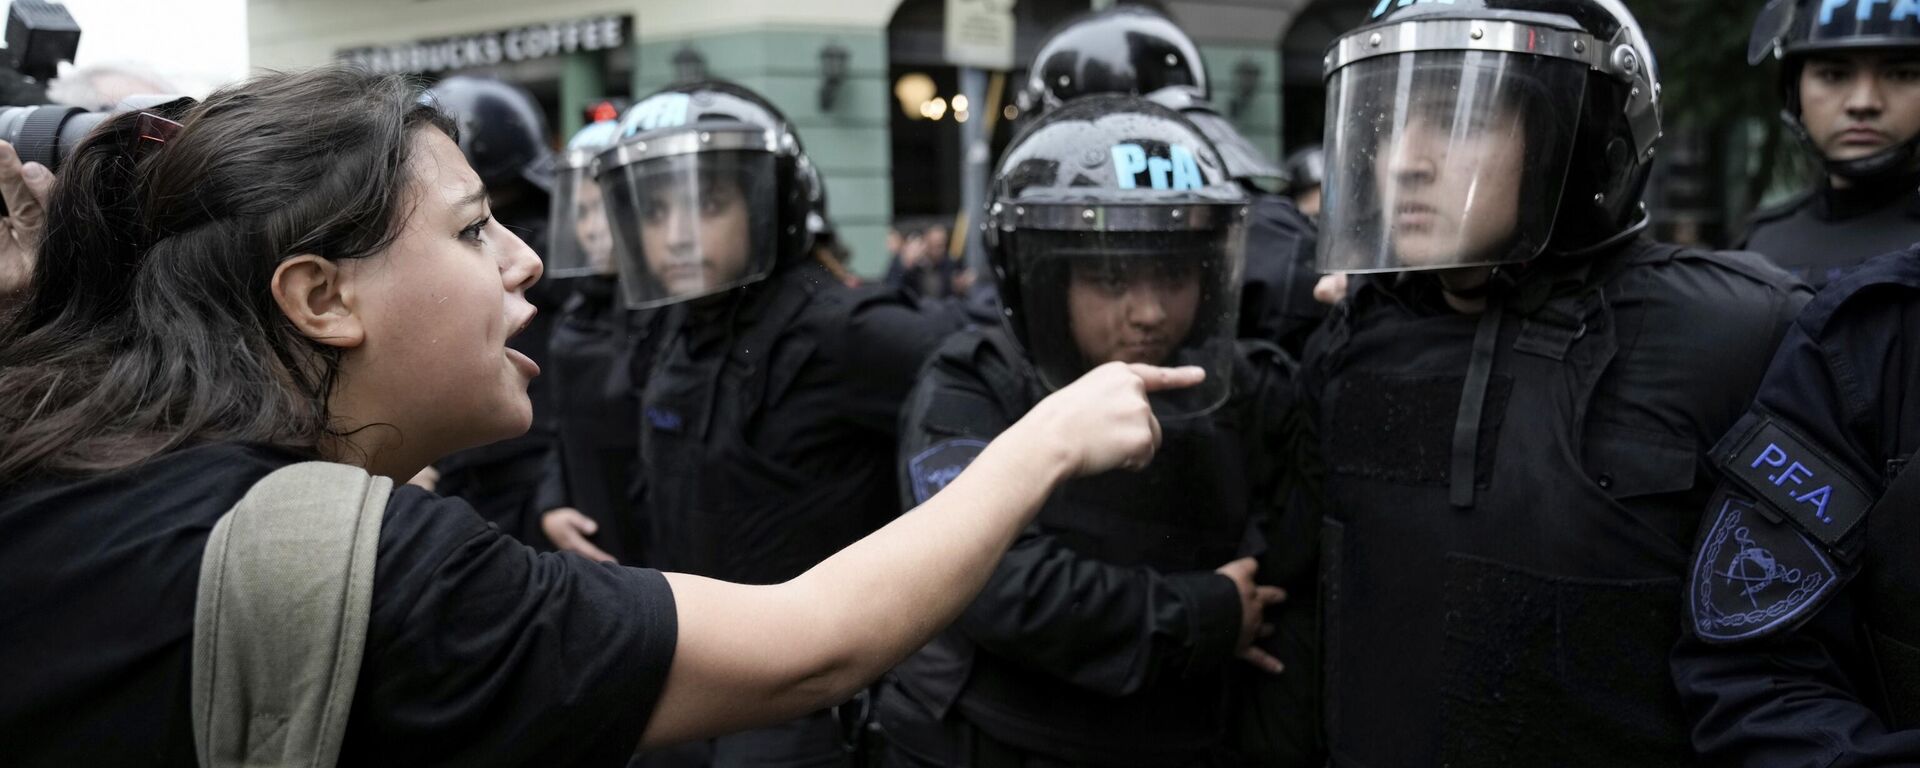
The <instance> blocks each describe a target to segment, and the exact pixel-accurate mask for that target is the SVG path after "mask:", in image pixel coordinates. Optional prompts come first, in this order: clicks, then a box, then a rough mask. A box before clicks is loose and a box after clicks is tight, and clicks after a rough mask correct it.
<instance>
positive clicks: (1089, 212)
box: [880, 96, 1312, 768]
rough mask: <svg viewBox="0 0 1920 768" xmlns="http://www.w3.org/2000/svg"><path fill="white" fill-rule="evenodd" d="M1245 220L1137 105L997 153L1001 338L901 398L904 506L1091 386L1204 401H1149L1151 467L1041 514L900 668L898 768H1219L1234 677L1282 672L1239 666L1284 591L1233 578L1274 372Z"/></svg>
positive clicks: (1184, 131)
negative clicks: (1048, 406)
mask: <svg viewBox="0 0 1920 768" xmlns="http://www.w3.org/2000/svg"><path fill="white" fill-rule="evenodd" d="M1247 203H1248V200H1247V196H1246V193H1245V191H1244V190H1243V189H1241V188H1240V187H1239V185H1237V184H1235V183H1234V182H1233V180H1232V179H1231V177H1230V175H1229V174H1228V172H1227V171H1226V166H1225V163H1224V162H1223V161H1222V160H1221V158H1220V156H1219V154H1218V153H1217V152H1216V151H1215V150H1214V148H1213V146H1212V144H1211V143H1210V142H1208V141H1207V139H1206V137H1205V136H1204V134H1202V133H1201V132H1200V131H1199V130H1198V129H1197V128H1196V127H1195V126H1194V125H1193V124H1192V123H1191V122H1189V121H1187V120H1186V119H1183V118H1182V117H1181V116H1180V115H1179V114H1178V113H1176V112H1174V111H1172V110H1169V109H1166V108H1164V107H1161V106H1159V105H1157V104H1155V103H1153V102H1151V101H1147V100H1144V99H1140V98H1136V97H1120V96H1090V97H1084V98H1080V99H1076V100H1074V101H1072V102H1069V103H1067V104H1065V105H1064V106H1062V107H1060V108H1058V109H1055V110H1052V111H1049V112H1048V113H1047V114H1046V115H1045V116H1044V117H1041V118H1040V119H1038V120H1037V121H1035V122H1032V123H1029V124H1028V125H1027V126H1026V127H1025V128H1024V129H1023V130H1022V133H1021V136H1020V137H1018V138H1016V139H1015V141H1014V143H1013V145H1012V146H1010V147H1009V148H1008V150H1007V153H1006V155H1005V157H1004V158H1003V159H1002V160H1001V162H1000V167H999V172H998V174H997V176H996V179H995V181H994V193H993V200H992V203H991V208H990V215H989V219H988V229H987V232H988V240H987V243H988V249H989V250H988V253H989V256H990V259H991V261H992V264H993V273H994V276H995V278H996V282H997V283H998V286H999V289H1000V296H1001V299H1002V301H1003V302H1004V306H1005V318H1006V320H1005V327H1004V328H991V329H973V330H967V331H964V332H961V333H959V334H955V335H954V336H952V337H950V338H949V339H948V340H947V342H946V343H945V344H944V345H942V346H941V348H940V351H939V352H938V353H937V354H936V355H935V357H934V362H933V363H932V364H931V365H930V366H929V368H928V371H927V373H926V374H925V375H924V376H923V377H922V379H921V381H920V384H919V385H918V386H917V387H916V388H915V389H914V392H913V394H912V395H911V396H910V398H909V399H908V404H907V407H906V411H905V412H904V414H903V416H902V420H903V422H904V424H905V427H904V433H903V434H902V435H901V451H900V472H901V482H902V486H903V489H902V490H903V495H904V496H905V498H906V501H907V504H908V505H909V506H912V505H916V504H919V503H920V502H923V501H925V500H926V499H927V498H929V497H930V496H931V495H932V494H933V493H934V492H936V491H938V490H939V489H940V488H941V487H942V486H943V485H944V484H945V482H946V481H947V480H948V479H950V478H952V477H953V476H954V475H956V474H958V472H959V471H960V470H961V469H963V468H965V467H966V465H967V464H968V462H970V461H971V460H972V459H973V458H974V457H975V456H976V455H978V454H979V452H980V450H981V448H982V447H983V446H984V445H985V444H986V441H989V440H991V439H993V437H994V436H995V435H997V434H999V432H1000V431H1001V430H1004V429H1005V428H1007V427H1008V426H1009V425H1011V424H1012V423H1013V422H1014V421H1016V420H1018V419H1019V418H1020V416H1021V415H1022V414H1024V413H1025V412H1026V411H1027V410H1028V409H1029V408H1031V407H1032V406H1033V405H1034V404H1035V403H1036V402H1038V400H1039V398H1041V397H1042V396H1044V395H1045V394H1046V393H1047V392H1048V391H1049V390H1050V389H1053V388H1057V387H1059V386H1062V385H1064V384H1066V383H1067V382H1070V381H1072V380H1073V379H1074V378H1075V377H1077V376H1079V375H1080V374H1081V373H1083V372H1085V371H1086V370H1088V369H1090V368H1091V367H1093V366H1095V365H1099V364H1101V363H1106V362H1111V361H1115V360H1120V361H1124V362H1147V363H1153V364H1156V365H1176V364H1178V365H1198V366H1201V367H1203V368H1205V369H1207V370H1208V376H1207V383H1206V384H1204V385H1202V386H1201V387H1200V388H1196V389H1194V390H1190V391H1187V392H1184V393H1181V394H1179V395H1177V396H1172V397H1164V398H1159V399H1157V400H1156V402H1155V411H1156V413H1158V414H1159V415H1160V417H1161V424H1162V434H1163V438H1162V443H1161V449H1160V452H1159V454H1158V456H1157V458H1156V459H1155V461H1154V463H1153V465H1152V466H1150V467H1148V468H1147V469H1145V470H1144V471H1141V472H1137V473H1130V472H1112V473H1108V474H1105V475H1101V476H1098V477H1091V478H1086V479H1085V480H1084V481H1080V482H1077V483H1075V484H1073V485H1070V486H1067V487H1064V488H1062V489H1061V490H1060V491H1059V492H1058V493H1055V494H1054V495H1053V497H1052V498H1051V499H1050V500H1049V501H1048V503H1047V506H1046V507H1045V508H1043V510H1042V511H1041V513H1040V517H1039V519H1038V522H1037V523H1036V524H1035V525H1033V526H1030V527H1029V528H1028V530H1027V531H1026V532H1025V533H1024V534H1023V535H1022V536H1021V538H1020V539H1019V541H1018V542H1017V543H1015V544H1014V547H1013V549H1012V550H1011V551H1010V552H1009V553H1008V554H1007V555H1006V557H1005V558H1003V559H1002V560H1001V563H1000V566H999V568H998V569H997V571H996V572H995V574H994V575H993V577H992V579H991V581H990V582H989V584H990V586H989V587H988V588H987V590H986V591H985V592H984V593H983V594H982V595H981V596H980V597H979V598H978V599H977V600H975V601H974V603H973V605H972V607H970V608H969V609H968V610H967V613H966V615H965V616H964V617H963V618H962V619H961V620H960V621H959V622H958V623H956V624H955V625H954V626H953V627H952V628H950V629H949V630H948V631H946V632H945V633H944V634H942V635H941V636H940V638H939V639H938V640H936V641H935V642H934V643H932V644H931V645H929V646H928V647H927V648H926V649H924V650H923V651H921V652H920V653H919V654H917V655H915V656H913V657H912V658H910V659H909V660H908V661H907V662H905V663H903V664H902V665H901V666H900V667H898V668H896V669H895V671H894V678H895V679H896V680H897V684H896V685H893V686H890V687H889V688H887V689H886V690H885V691H884V692H883V694H882V696H881V705H880V722H881V724H882V726H883V728H884V729H885V731H886V732H887V734H888V738H889V741H890V745H891V752H890V757H889V761H890V762H892V763H893V764H896V765H902V766H921V765H938V766H968V767H979V768H986V767H990V766H1024V765H1067V764H1071V765H1088V766H1204V765H1216V764H1219V763H1218V762H1216V760H1217V758H1218V755H1217V753H1216V752H1217V749H1218V747H1219V744H1218V738H1219V733H1220V731H1221V730H1222V728H1223V727H1224V724H1225V722H1226V719H1227V713H1226V712H1225V709H1224V705H1225V697H1226V694H1227V680H1228V675H1227V673H1228V672H1229V671H1230V670H1231V668H1232V667H1233V666H1236V665H1237V664H1238V662H1235V661H1234V658H1235V656H1236V655H1238V656H1240V657H1241V658H1244V659H1246V660H1247V661H1249V662H1252V663H1254V664H1256V665H1258V666H1260V667H1261V668H1262V669H1265V670H1267V671H1268V672H1269V673H1274V672H1278V671H1279V670H1280V668H1281V662H1280V661H1279V660H1276V659H1274V658H1273V657H1272V656H1270V655H1268V654H1267V653H1266V652H1265V651H1263V650H1261V649H1260V648H1259V647H1257V646H1254V645H1252V644H1251V643H1252V640H1253V639H1254V636H1255V634H1256V632H1257V631H1258V629H1259V627H1260V625H1261V623H1262V621H1263V619H1262V609H1263V608H1264V607H1265V606H1266V605H1268V604H1271V603H1276V602H1278V601H1279V600H1280V599H1281V597H1282V595H1283V592H1282V591H1281V590H1280V589H1279V588H1278V587H1273V586H1256V585H1255V584H1254V582H1253V579H1252V577H1253V575H1254V573H1255V571H1256V570H1257V561H1256V560H1255V559H1254V558H1252V557H1248V555H1250V554H1252V552H1250V544H1249V542H1250V540H1257V538H1258V527H1257V523H1258V522H1259V521H1260V518H1261V517H1262V516H1263V514H1262V513H1263V512H1264V511H1265V510H1264V508H1263V505H1264V504H1265V503H1266V502H1267V501H1269V500H1270V499H1271V495H1270V493H1269V491H1270V490H1271V489H1272V487H1273V482H1274V478H1273V473H1272V469H1273V468H1272V467H1270V466H1266V465H1264V464H1263V462H1262V461H1260V459H1261V458H1262V457H1263V456H1264V454H1263V452H1262V451H1261V450H1260V442H1261V441H1262V440H1263V439H1264V438H1265V436H1266V435H1268V434H1271V430H1269V429H1267V428H1265V425H1264V424H1263V423H1262V418H1263V417H1264V416H1266V415H1268V414H1273V415H1276V416H1277V415H1279V414H1280V413H1281V411H1282V407H1281V406H1282V405H1283V404H1284V403H1283V402H1282V401H1281V400H1280V398H1281V397H1283V396H1284V392H1283V387H1284V385H1285V384H1286V381H1287V375H1288V374H1289V373H1290V370H1291V366H1292V363H1291V360H1290V359H1289V358H1287V357H1286V356H1285V354H1284V353H1282V352H1281V351H1280V350H1278V349H1277V348H1275V347H1273V346H1271V345H1268V344H1264V343H1260V342H1242V343H1240V344H1236V343H1235V341H1234V336H1235V332H1236V326H1237V323H1236V317H1235V316H1236V315H1237V314H1238V310H1239V301H1238V293H1239V287H1240V286H1239V284H1238V281H1237V279H1236V278H1237V275H1238V272H1239V267H1240V262H1241V259H1242V253H1241V251H1242V248H1243V247H1244V237H1245V228H1246V206H1247ZM1300 571H1301V572H1300V573H1297V574H1295V575H1296V576H1299V577H1301V579H1302V581H1300V582H1299V583H1295V584H1291V585H1290V586H1295V587H1297V588H1300V589H1302V590H1303V591H1310V586H1311V582H1310V581H1306V579H1310V578H1311V576H1312V573H1311V569H1310V568H1305V569H1300ZM1309 597H1310V595H1309ZM1296 615H1299V614H1298V613H1296ZM1304 615H1305V616H1307V617H1311V615H1312V614H1311V610H1310V609H1308V610H1307V611H1306V612H1305V613H1304ZM1295 620H1296V621H1297V620H1298V619H1295ZM1289 661H1294V660H1289Z"/></svg>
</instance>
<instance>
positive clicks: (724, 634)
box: [642, 363, 1204, 747]
mask: <svg viewBox="0 0 1920 768" xmlns="http://www.w3.org/2000/svg"><path fill="white" fill-rule="evenodd" d="M1203 377H1204V374H1203V372H1202V371H1200V369H1198V368H1178V369H1168V368H1155V367H1152V366H1145V365H1133V366H1127V365H1122V364H1119V363H1109V364H1107V365H1104V366H1101V367H1099V368H1096V369H1094V370H1093V371H1092V372H1090V373H1088V374H1087V375H1086V376H1084V377H1082V378H1081V379H1080V380H1079V381H1077V382H1074V383H1073V384H1072V385H1071V386H1068V387H1066V388H1064V389H1061V390H1060V391H1059V392H1056V393H1054V394H1053V395H1052V396H1050V397H1048V398H1047V399H1045V400H1043V401H1041V403H1040V404H1039V405H1037V406H1035V407H1034V409H1033V410H1032V411H1030V412H1029V413H1028V414H1027V416H1026V417H1025V418H1023V419H1021V420H1020V421H1019V422H1017V423H1015V424H1014V425H1013V426H1012V427H1011V428H1009V429H1008V430H1007V431H1006V432H1004V433H1002V434H1001V435H1000V437H999V438H998V439H996V440H994V441H993V443H992V444H991V445H989V446H988V447H987V448H986V450H985V451H983V452H982V453H981V454H980V456H979V458H976V459H975V460H974V461H973V463H972V464H971V465H970V466H969V467H968V468H967V470H966V471H965V472H964V473H962V474H961V475H960V476H959V477H958V478H955V479H954V481H953V482H952V483H950V484H948V485H947V487H946V488H945V489H944V490H942V491H941V492H940V493H939V494H937V495H935V496H934V497H933V498H931V499H928V500H927V502H926V503H925V504H922V505H921V506H920V507H918V508H916V509H914V510H913V511H911V512H908V513H907V514H905V515H902V516H901V517H900V518H899V519H897V520H895V521H894V522H893V523H892V524H890V525H888V526H886V527H884V528H881V529H880V530H878V531H875V532H874V533H873V534H872V535H870V536H868V537H866V538H864V539H861V540H860V541H858V542H855V543H854V544H852V545H851V546H848V547H847V548H846V549H844V550H841V551H840V552H839V553H838V554H835V555H834V556H833V557H830V558H827V559H826V560H825V561H824V562H822V563H820V564H819V565H817V566H814V568H813V569H812V570H809V571H807V572H806V573H804V574H801V575H800V576H799V577H798V578H795V579H793V580H792V581H789V582H786V583H784V584H777V585H772V586H744V585H740V584H731V583H728V582H723V581H716V580H713V579H706V578H701V577H698V576H688V575H685V574H677V573H676V574H668V575H667V580H668V582H669V583H670V584H671V585H672V587H673V595H674V602H675V606H676V612H677V613H678V615H679V638H678V641H677V645H676V648H675V650H674V656H673V667H672V669H671V670H670V671H669V672H668V673H667V684H666V689H665V691H664V692H663V693H662V694H661V697H660V702H659V704H658V705H657V706H656V707H655V708H654V713H653V717H652V720H651V721H650V722H649V723H648V724H647V728H646V735H645V737H644V738H643V739H642V746H643V747H644V746H655V745H661V744H669V743H673V742H677V741H684V740H688V739H694V738H701V737H705V736H711V735H714V734H719V733H726V732H729V731H736V730H741V729H745V728H750V727H753V726H756V725H761V724H766V723H774V722H779V721H781V720H785V719H790V718H793V717H797V716H799V715H802V714H805V713H808V712H812V711H815V710H818V709H821V708H823V707H827V706H830V705H832V704H836V703H838V702H840V701H843V700H845V699H847V698H848V697H850V696H852V695H853V694H854V692H856V691H858V690H859V689H860V688H861V687H863V686H865V685H866V684H867V683H869V682H871V681H872V680H874V679H875V678H878V677H879V676H880V675H881V673H883V672H885V671H886V670H888V669H890V668H892V667H893V665H894V664H896V663H898V662H899V661H900V660H901V659H903V658H905V657H906V656H907V654H909V653H912V652H913V651H914V650H916V649H918V648H919V647H920V646H922V645H924V644H925V643H926V642H927V641H928V640H930V639H932V637H933V636H934V634H935V633H936V632H938V631H939V630H940V629H941V628H942V627H945V626H946V625H947V624H948V623H949V622H951V621H953V619H954V617H956V616H958V615H959V613H960V611H961V609H963V608H965V607H966V605H967V604H968V603H969V602H971V601H972V600H973V597H974V595H975V594H976V593H978V592H979V590H980V588H981V587H982V586H983V585H984V584H985V583H986V579H987V577H988V576H989V575H990V574H991V573H992V572H993V567H994V564H995V563H997V562H998V561H999V559H1000V556H1001V554H1002V553H1004V552H1005V551H1006V549H1007V547H1008V546H1009V545H1010V544H1012V542H1013V539H1014V537H1015V536H1016V535H1017V534H1018V533H1019V532H1020V530H1021V528H1023V527H1025V526H1026V525H1027V523H1028V522H1030V521H1031V520H1032V518H1033V515H1034V514H1035V512H1036V511H1037V510H1039V508H1040V505H1041V504H1042V503H1043V502H1045V501H1046V499H1047V496H1048V495H1049V494H1051V493H1052V492H1053V489H1054V486H1055V485H1056V484H1058V483H1059V482H1060V481H1062V480H1064V479H1066V478H1069V477H1073V476H1076V475H1084V474H1095V473H1099V472H1104V471H1107V470H1111V469H1114V468H1117V467H1127V468H1133V469H1138V468H1140V467H1144V466H1146V464H1147V462H1148V461H1149V460H1151V459H1152V457H1153V452H1154V450H1155V449H1156V448H1157V447H1158V446H1159V443H1160V427H1159V425H1158V424H1157V423H1156V422H1155V421H1154V419H1153V412H1152V409H1151V408H1150V407H1149V406H1148V404H1147V398H1146V394H1147V393H1148V392H1152V391H1159V390H1165V389H1177V388H1180V387H1188V386H1192V385H1194V384H1197V383H1199V382H1200V380H1201V379H1202V378H1203Z"/></svg>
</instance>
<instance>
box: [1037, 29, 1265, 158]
mask: <svg viewBox="0 0 1920 768" xmlns="http://www.w3.org/2000/svg"><path fill="white" fill-rule="evenodd" d="M1207 83H1208V81H1207V68H1206V63H1205V62H1204V61H1202V60H1201V58H1200V47H1199V46H1197V45H1194V42H1193V39H1192V38H1190V37H1188V36H1187V33H1186V31H1185V30H1183V29H1181V28H1180V26H1179V25H1178V24H1175V23H1173V20H1172V19H1169V18H1167V17H1165V16H1162V15H1160V14H1159V13H1158V12H1156V11H1153V10H1151V9H1148V8H1142V7H1139V6H1117V7H1113V8H1108V9H1106V10H1101V11H1093V12H1090V13H1085V14H1081V15H1079V16H1076V17H1074V18H1073V19H1070V20H1068V21H1067V22H1066V23H1064V24H1062V25H1061V26H1060V27H1059V28H1058V29H1056V30H1054V32H1053V35H1052V36H1051V37H1048V38H1047V41H1046V42H1045V43H1042V44H1041V46H1040V53H1039V54H1038V55H1036V56H1034V59H1033V66H1031V67H1029V68H1028V71H1027V84H1026V86H1025V88H1024V89H1023V90H1022V91H1021V96H1020V97H1019V99H1018V100H1019V102H1020V105H1019V106H1020V108H1021V110H1022V111H1023V112H1025V113H1026V114H1029V115H1031V116H1033V117H1038V116H1040V115H1042V114H1045V113H1046V111H1047V110H1050V109H1053V108H1056V107H1058V106H1060V105H1061V104H1064V103H1066V102H1067V101H1069V100H1071V99H1075V98H1079V97H1082V96H1091V95H1095V94H1122V95H1133V96H1146V97H1147V98H1150V99H1153V100H1154V101H1156V102H1159V103H1160V105H1161V106H1164V107H1168V108H1170V109H1174V110H1177V111H1179V112H1181V113H1182V114H1184V115H1186V117H1187V119H1188V120H1191V121H1192V122H1193V124H1194V125H1196V126H1199V128H1200V131H1201V132H1202V133H1205V134H1206V135H1207V139H1208V140H1209V141H1212V142H1213V145H1214V147H1215V148H1216V149H1218V150H1219V151H1220V156H1221V158H1222V159H1223V160H1225V161H1226V163H1227V172H1228V173H1229V174H1232V175H1233V177H1234V178H1236V179H1240V180H1242V181H1248V182H1254V181H1269V182H1273V183H1278V184H1284V183H1285V180H1286V174H1285V173H1284V172H1283V171H1281V169H1280V167H1279V166H1277V165H1274V164H1273V161H1271V160H1268V159H1267V157H1266V155H1265V154H1264V153H1262V152H1261V151H1260V150H1259V149H1257V148H1255V147H1254V146H1253V143H1252V142H1249V141H1247V139H1246V137H1244V136H1241V135H1240V132H1239V131H1237V130H1234V127H1233V124H1232V123H1230V122H1228V121H1227V119H1226V118H1225V117H1222V116H1221V115H1220V113H1219V111H1218V110H1216V109H1214V107H1213V104H1212V103H1211V102H1210V101H1209V100H1208V97H1209V96H1210V91H1209V86H1208V84H1207Z"/></svg>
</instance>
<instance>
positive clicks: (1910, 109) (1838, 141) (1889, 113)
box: [1800, 51, 1920, 160]
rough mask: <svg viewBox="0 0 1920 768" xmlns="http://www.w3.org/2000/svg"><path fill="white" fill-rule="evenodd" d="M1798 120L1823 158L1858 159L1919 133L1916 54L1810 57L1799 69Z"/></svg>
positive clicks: (1919, 84)
mask: <svg viewBox="0 0 1920 768" xmlns="http://www.w3.org/2000/svg"><path fill="white" fill-rule="evenodd" d="M1800 121H1801V124H1802V125H1804V126H1805V127H1806V129H1807V135H1808V136H1809V137H1811V138H1812V139H1813V143H1814V146H1817V147H1819V148H1820V153H1821V154H1823V155H1826V156H1827V158H1828V159H1829V160H1859V159H1861V158H1864V157H1870V156H1872V155H1874V154H1876V153H1878V152H1880V151H1882V150H1885V149H1886V148H1888V147H1891V146H1893V145H1895V144H1898V143H1900V142H1903V141H1906V140H1908V139H1911V138H1913V137H1914V135H1916V134H1920V57H1915V56H1914V55H1913V54H1912V53H1894V52H1888V51H1864V52H1859V53H1847V54H1841V53H1836V54H1832V55H1821V56H1812V57H1809V58H1808V59H1807V64H1806V66H1805V67H1802V68H1801V70H1800Z"/></svg>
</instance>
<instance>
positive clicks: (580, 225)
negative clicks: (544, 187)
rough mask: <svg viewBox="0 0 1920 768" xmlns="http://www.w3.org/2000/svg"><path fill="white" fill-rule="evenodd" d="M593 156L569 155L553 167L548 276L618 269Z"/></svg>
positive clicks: (581, 275)
mask: <svg viewBox="0 0 1920 768" xmlns="http://www.w3.org/2000/svg"><path fill="white" fill-rule="evenodd" d="M592 162H593V158H592V155H582V156H574V155H572V154H571V153H570V154H569V156H568V157H567V158H566V159H565V160H564V161H563V162H562V163H561V164H560V165H559V166H558V167H556V168H555V169H554V176H553V196H552V198H551V200H552V207H551V208H550V209H549V214H548V227H547V272H546V273H547V276H548V277H585V276H588V275H612V274H616V273H617V271H618V265H616V264H615V262H614V257H613V251H614V248H613V227H612V224H611V223H610V222H609V220H608V218H607V206H606V204H605V202H604V201H605V195H604V194H603V193H602V192H601V189H600V184H599V182H598V181H596V180H595V179H594V178H593V173H592V172H591V168H590V167H591V165H592Z"/></svg>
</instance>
